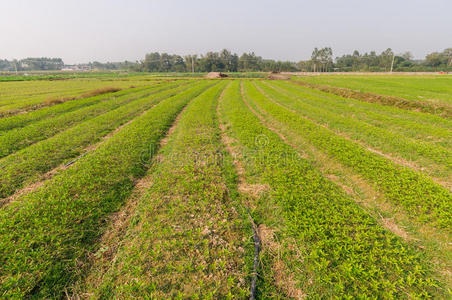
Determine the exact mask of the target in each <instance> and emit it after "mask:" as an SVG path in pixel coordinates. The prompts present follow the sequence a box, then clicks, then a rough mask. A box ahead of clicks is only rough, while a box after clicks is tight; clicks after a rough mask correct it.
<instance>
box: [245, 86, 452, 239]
mask: <svg viewBox="0 0 452 300" xmlns="http://www.w3.org/2000/svg"><path fill="white" fill-rule="evenodd" d="M245 86H246V91H247V95H248V97H249V99H250V101H251V102H252V103H255V104H256V105H258V106H259V107H260V108H261V109H262V110H263V111H265V112H266V113H267V114H268V115H270V116H271V117H272V118H274V119H275V120H277V121H278V122H280V123H281V124H284V125H285V126H287V127H288V128H290V129H291V130H293V131H294V132H296V133H297V134H298V135H299V136H301V137H303V138H304V139H306V140H307V141H308V142H309V143H311V144H312V145H314V146H315V147H316V148H317V149H319V150H321V151H324V152H326V153H327V154H328V155H330V156H332V157H333V158H334V159H335V160H337V161H338V162H340V163H341V164H343V165H345V166H348V167H351V168H352V169H353V170H355V172H357V173H358V174H360V175H361V176H362V177H363V178H365V179H367V180H369V181H370V182H372V183H373V184H375V186H376V188H377V189H378V190H380V191H381V192H383V194H384V195H385V197H386V199H388V200H389V201H391V202H393V203H394V204H395V205H399V206H402V207H404V208H405V209H406V211H407V212H408V213H409V215H410V216H412V217H413V218H415V219H417V220H418V221H420V222H421V223H430V224H431V225H433V226H437V227H442V228H445V229H446V230H450V229H451V228H452V195H451V193H450V192H449V191H447V190H446V189H445V188H443V187H442V186H440V185H438V184H436V183H434V182H433V181H432V180H431V179H430V178H428V177H427V176H425V175H423V174H421V173H417V172H415V171H413V170H411V169H409V168H406V167H402V166H400V165H396V164H395V163H393V162H392V161H390V160H388V159H387V158H384V157H382V156H380V155H378V154H375V153H373V152H370V151H369V150H367V149H366V148H364V147H363V146H361V145H359V144H357V143H355V142H352V141H350V140H348V139H346V138H344V137H341V136H339V135H336V134H335V133H334V132H332V131H331V130H329V129H326V128H324V127H322V126H319V125H317V124H315V123H314V122H312V121H310V120H309V119H307V118H305V117H303V116H301V115H299V114H297V113H294V112H292V111H290V110H288V109H287V108H284V107H281V106H280V105H278V104H275V103H273V102H272V101H270V100H269V99H268V98H266V97H265V96H264V95H263V94H261V93H260V92H259V91H258V90H257V89H256V88H255V87H254V86H253V85H252V84H251V83H245Z"/></svg>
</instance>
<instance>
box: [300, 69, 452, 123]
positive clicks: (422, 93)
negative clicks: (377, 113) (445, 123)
mask: <svg viewBox="0 0 452 300" xmlns="http://www.w3.org/2000/svg"><path fill="white" fill-rule="evenodd" d="M294 82H297V83H299V84H301V85H304V86H307V87H311V88H315V89H319V90H322V91H326V92H330V93H333V94H337V95H342V96H345V97H348V98H355V99H360V100H363V101H367V102H375V103H380V104H385V105H392V106H397V107H400V108H404V109H408V110H414V111H422V112H428V113H431V114H436V115H440V116H443V117H447V118H449V119H450V118H452V96H451V95H452V88H451V86H452V77H451V76H423V77H422V76H387V77H385V76H319V77H302V78H296V80H294Z"/></svg>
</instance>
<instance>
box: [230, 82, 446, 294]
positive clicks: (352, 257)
mask: <svg viewBox="0 0 452 300" xmlns="http://www.w3.org/2000/svg"><path fill="white" fill-rule="evenodd" d="M247 88H248V93H247V95H246V99H247V101H251V98H253V101H256V102H257V100H255V99H254V98H262V95H260V94H258V93H255V92H253V91H252V90H250V87H249V86H247ZM221 110H222V115H223V119H224V120H225V121H226V123H227V124H228V125H229V131H230V135H231V136H232V137H233V138H235V139H236V140H237V142H238V143H239V144H240V145H241V147H242V148H243V149H244V151H245V153H244V154H243V155H242V156H243V157H246V159H242V162H243V164H244V167H245V169H246V171H247V172H248V173H252V174H257V175H260V178H261V180H262V182H263V183H266V184H268V185H269V186H270V189H271V198H270V199H271V201H273V202H274V204H273V206H277V207H280V208H281V210H282V212H281V214H282V215H281V219H286V220H287V221H285V223H287V225H286V227H285V228H287V229H286V230H287V232H285V233H284V234H285V235H287V234H288V235H290V236H292V237H293V240H294V241H295V243H296V245H295V247H297V249H298V250H297V251H299V254H298V256H297V257H298V259H297V260H296V261H294V260H292V261H290V262H289V264H288V265H289V266H291V267H292V271H293V274H294V276H295V280H296V288H300V289H301V290H302V291H303V292H304V293H305V294H306V295H307V296H308V297H312V298H319V299H321V298H336V297H337V298H344V299H352V298H360V299H369V298H375V299H377V298H381V299H383V298H386V299H387V298H408V297H412V298H419V297H426V298H428V297H431V296H433V295H435V294H436V293H437V292H438V290H437V282H436V281H435V280H433V279H432V278H431V277H430V274H429V271H428V269H427V267H426V262H425V261H424V259H423V255H422V253H421V252H420V251H418V250H416V249H414V248H412V247H411V246H409V245H407V244H405V243H403V242H402V241H401V239H399V238H397V237H396V236H394V235H393V234H392V233H390V232H389V231H386V230H384V229H383V228H382V227H381V226H380V225H378V223H377V222H376V221H375V220H374V219H373V218H372V217H370V216H369V215H368V214H367V213H365V212H364V211H363V210H362V209H361V207H360V206H359V205H357V204H356V203H355V202H354V201H353V200H352V199H351V198H349V197H348V196H346V194H345V193H344V192H343V191H342V190H341V189H340V188H339V187H337V186H336V185H334V184H333V183H332V182H330V181H329V180H327V179H325V178H324V177H323V176H322V175H321V174H320V172H319V171H318V170H316V169H315V168H314V167H313V166H312V164H311V163H309V162H308V161H307V160H305V159H302V158H301V157H300V156H298V153H297V152H296V151H295V150H294V149H292V148H291V147H290V146H288V145H287V144H285V143H284V142H283V141H282V140H281V139H280V138H279V137H278V135H276V134H275V133H274V132H272V131H270V130H269V129H267V128H266V127H264V126H262V124H261V123H260V120H259V119H258V118H257V117H256V116H255V115H254V114H253V113H252V112H251V111H250V110H249V109H248V107H247V106H246V104H245V103H244V102H243V101H242V96H241V94H240V86H239V84H238V83H236V82H234V83H233V84H232V85H231V87H230V88H229V89H228V90H227V91H226V92H225V94H224V98H223V104H222V106H221ZM307 130H310V133H313V134H314V133H316V132H318V131H319V130H318V129H317V128H312V129H307ZM311 130H312V131H311ZM270 206H272V205H270ZM263 221H264V222H265V220H263ZM281 236H283V234H282V233H281ZM280 259H282V260H283V261H284V259H285V258H284V257H281V258H280ZM261 286H262V285H261ZM260 293H262V294H263V295H265V291H262V290H261V291H260Z"/></svg>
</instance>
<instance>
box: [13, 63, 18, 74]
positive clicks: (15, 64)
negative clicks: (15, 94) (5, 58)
mask: <svg viewBox="0 0 452 300" xmlns="http://www.w3.org/2000/svg"><path fill="white" fill-rule="evenodd" d="M13 61H14V68H15V69H16V75H17V59H13Z"/></svg>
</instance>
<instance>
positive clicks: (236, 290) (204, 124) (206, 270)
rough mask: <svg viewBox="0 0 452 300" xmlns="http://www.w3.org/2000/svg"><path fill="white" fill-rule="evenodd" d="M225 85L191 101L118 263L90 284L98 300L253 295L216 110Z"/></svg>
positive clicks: (154, 171) (153, 177) (155, 170)
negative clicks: (229, 184) (229, 189)
mask: <svg viewBox="0 0 452 300" xmlns="http://www.w3.org/2000/svg"><path fill="white" fill-rule="evenodd" d="M224 86H225V85H224V83H221V84H219V85H216V86H214V87H213V88H211V89H209V90H207V91H206V92H205V93H203V94H201V95H200V96H198V97H197V98H196V99H194V100H193V101H192V102H191V103H190V104H189V105H188V106H187V109H186V111H185V112H184V113H183V115H182V117H181V119H180V120H179V122H178V125H177V128H176V131H175V132H174V134H172V135H171V136H170V139H169V142H168V144H167V146H166V147H164V148H163V149H162V151H161V154H162V158H161V160H160V161H159V163H158V164H157V165H156V166H155V168H153V169H152V173H151V177H150V179H149V180H150V181H151V182H153V184H152V186H151V187H150V189H149V190H148V192H147V193H146V194H145V196H143V197H142V198H141V199H140V200H138V203H139V204H138V208H137V210H136V212H135V214H134V215H133V216H132V218H131V219H132V220H133V222H132V223H131V224H130V225H129V227H128V230H127V233H126V236H125V238H124V240H123V241H122V242H121V245H122V246H121V248H120V249H119V253H118V254H117V256H116V257H117V259H116V261H115V262H114V263H113V264H112V266H111V268H110V269H109V271H108V272H107V273H106V274H100V275H101V276H102V277H103V278H102V280H100V282H101V283H100V284H99V286H98V287H95V286H94V287H93V288H94V293H93V294H94V295H95V297H96V298H122V299H129V298H148V297H150V298H156V299H170V298H179V299H187V298H195V299H197V298H225V297H228V296H234V297H237V298H245V296H246V295H247V294H248V284H246V282H245V280H244V279H245V278H244V276H245V275H246V274H244V272H242V271H243V268H244V255H245V253H244V251H243V233H242V228H243V224H242V220H243V218H242V219H241V218H240V215H239V214H238V213H237V212H236V211H235V210H233V209H232V207H233V205H232V203H231V202H232V200H231V199H230V198H229V197H228V196H227V195H228V189H227V183H226V181H227V179H225V176H224V172H225V171H224V164H223V152H222V151H223V149H222V146H221V141H220V139H219V134H218V125H217V122H216V116H215V108H216V103H217V98H218V96H219V94H220V92H221V91H222V90H223V89H224ZM240 249H242V250H240ZM94 282H98V281H97V280H94ZM91 292H92V291H88V293H91Z"/></svg>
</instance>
